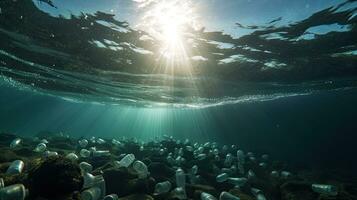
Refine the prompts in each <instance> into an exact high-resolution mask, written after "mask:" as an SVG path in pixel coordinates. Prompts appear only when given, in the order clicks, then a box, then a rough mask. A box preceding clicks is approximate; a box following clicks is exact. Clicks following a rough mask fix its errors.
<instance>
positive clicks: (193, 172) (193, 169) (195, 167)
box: [191, 165, 198, 175]
mask: <svg viewBox="0 0 357 200" xmlns="http://www.w3.org/2000/svg"><path fill="white" fill-rule="evenodd" d="M197 172H198V166H197V165H194V166H192V168H191V174H192V175H195V174H197Z"/></svg>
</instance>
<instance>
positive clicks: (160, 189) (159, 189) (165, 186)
mask: <svg viewBox="0 0 357 200" xmlns="http://www.w3.org/2000/svg"><path fill="white" fill-rule="evenodd" d="M170 189H171V183H170V181H164V182H160V183H157V184H156V185H155V193H157V194H162V193H167V192H169V191H170Z"/></svg>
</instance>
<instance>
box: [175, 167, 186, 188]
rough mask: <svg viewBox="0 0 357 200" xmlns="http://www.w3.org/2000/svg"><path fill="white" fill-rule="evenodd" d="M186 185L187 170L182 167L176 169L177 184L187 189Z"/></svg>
mask: <svg viewBox="0 0 357 200" xmlns="http://www.w3.org/2000/svg"><path fill="white" fill-rule="evenodd" d="M185 185H186V175H185V172H184V171H183V170H182V169H181V168H178V169H177V170H176V186H177V187H181V188H183V189H185Z"/></svg>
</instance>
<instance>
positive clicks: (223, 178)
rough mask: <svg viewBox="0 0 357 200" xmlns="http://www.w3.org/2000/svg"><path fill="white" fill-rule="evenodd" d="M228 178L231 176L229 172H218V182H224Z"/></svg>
mask: <svg viewBox="0 0 357 200" xmlns="http://www.w3.org/2000/svg"><path fill="white" fill-rule="evenodd" d="M228 178H229V176H228V174H227V173H222V174H218V175H217V177H216V181H217V182H218V183H222V182H224V181H226V180H227V179H228Z"/></svg>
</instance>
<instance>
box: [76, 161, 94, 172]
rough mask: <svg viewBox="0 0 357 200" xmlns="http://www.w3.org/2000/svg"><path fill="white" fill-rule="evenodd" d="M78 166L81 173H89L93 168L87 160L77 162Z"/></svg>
mask: <svg viewBox="0 0 357 200" xmlns="http://www.w3.org/2000/svg"><path fill="white" fill-rule="evenodd" d="M79 168H80V169H81V171H82V173H83V174H84V173H90V172H91V171H92V170H93V166H92V165H91V164H89V163H87V162H81V163H79Z"/></svg>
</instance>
